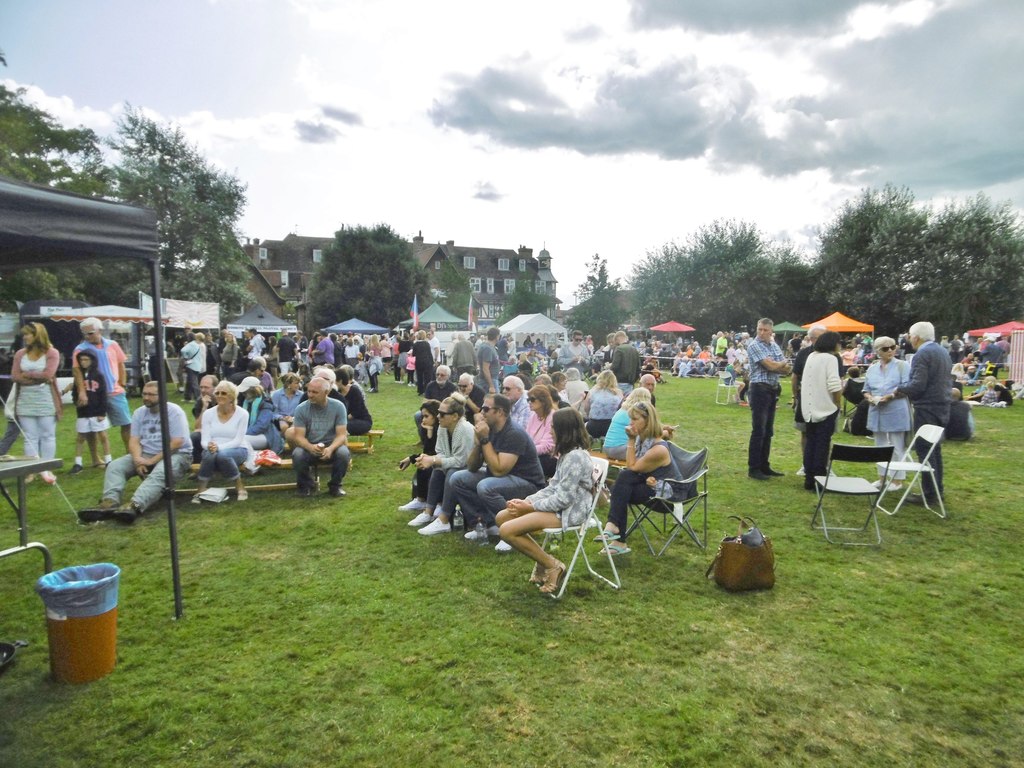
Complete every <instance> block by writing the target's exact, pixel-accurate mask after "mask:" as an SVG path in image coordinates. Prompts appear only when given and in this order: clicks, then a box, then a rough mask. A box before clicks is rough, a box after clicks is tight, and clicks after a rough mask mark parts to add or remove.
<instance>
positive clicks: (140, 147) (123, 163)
mask: <svg viewBox="0 0 1024 768" xmlns="http://www.w3.org/2000/svg"><path fill="white" fill-rule="evenodd" d="M110 146H111V147H113V148H114V149H115V150H117V152H118V153H119V160H118V163H117V165H116V166H115V167H114V173H115V191H116V194H117V196H118V197H119V198H120V199H121V200H124V201H125V202H129V203H134V204H137V205H144V206H147V207H149V208H152V209H153V210H155V211H156V213H157V217H158V223H157V227H158V231H159V241H160V271H161V275H162V279H163V284H164V294H165V295H166V296H170V297H173V298H176V299H187V300H193V301H216V302H219V303H220V304H221V305H222V306H223V307H225V308H228V307H230V308H235V307H240V306H241V305H243V304H245V303H247V302H248V301H250V300H251V298H252V297H251V294H250V293H249V291H248V289H247V288H246V282H247V281H248V279H249V275H250V268H249V263H248V259H247V258H246V256H245V254H244V253H243V251H242V248H241V246H240V245H239V243H238V235H237V232H236V227H237V224H238V219H239V217H240V216H241V215H242V210H243V208H244V207H245V185H244V184H242V183H241V182H240V181H239V180H238V179H237V178H235V177H234V176H232V175H231V174H229V173H226V172H224V171H221V170H219V169H217V168H215V167H214V166H213V165H211V164H210V163H209V161H207V160H206V158H205V157H203V155H202V153H201V152H199V150H198V149H197V148H196V147H195V146H194V145H192V144H190V143H189V142H188V141H187V139H186V138H185V135H184V133H183V132H182V130H181V129H180V128H179V127H177V126H175V125H170V124H168V125H160V124H158V123H157V122H155V121H154V120H151V119H150V118H148V117H146V116H145V115H143V114H142V112H141V111H140V110H137V109H134V108H132V107H131V106H129V107H127V109H126V110H125V112H124V115H123V116H122V117H121V119H120V121H119V122H118V126H117V136H116V137H115V138H113V139H112V140H111V141H110ZM135 272H137V270H131V271H128V270H125V271H124V272H123V273H122V275H121V281H120V282H119V284H118V285H116V286H114V287H115V288H116V289H117V292H118V293H120V294H121V295H125V296H126V298H127V297H130V296H131V294H132V293H133V292H134V291H135V290H136V289H137V288H140V287H143V286H144V284H145V283H144V280H140V279H139V278H138V277H137V276H136V275H135V274H134V273H135Z"/></svg>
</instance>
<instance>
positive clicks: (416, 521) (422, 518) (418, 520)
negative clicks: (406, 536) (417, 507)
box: [408, 512, 434, 528]
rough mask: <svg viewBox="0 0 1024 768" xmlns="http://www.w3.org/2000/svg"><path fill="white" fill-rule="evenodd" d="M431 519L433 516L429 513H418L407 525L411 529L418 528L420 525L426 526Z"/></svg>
mask: <svg viewBox="0 0 1024 768" xmlns="http://www.w3.org/2000/svg"><path fill="white" fill-rule="evenodd" d="M433 519H434V516H433V515H432V514H430V513H429V512H420V513H419V514H418V515H416V517H414V518H413V519H412V520H410V521H409V522H408V525H409V526H410V527H412V528H418V527H419V526H421V525H426V524H427V523H429V522H430V521H431V520H433Z"/></svg>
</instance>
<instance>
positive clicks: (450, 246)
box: [445, 240, 455, 248]
mask: <svg viewBox="0 0 1024 768" xmlns="http://www.w3.org/2000/svg"><path fill="white" fill-rule="evenodd" d="M445 245H447V246H448V247H449V248H454V247H455V241H454V240H446V241H445Z"/></svg>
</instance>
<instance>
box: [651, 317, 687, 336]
mask: <svg viewBox="0 0 1024 768" xmlns="http://www.w3.org/2000/svg"><path fill="white" fill-rule="evenodd" d="M651 330H652V331H658V332H659V333H689V332H690V331H694V330H696V328H691V327H690V326H689V325H683V324H682V323H677V322H676V321H675V320H670V321H668V322H667V323H662V324H661V325H652V326H651Z"/></svg>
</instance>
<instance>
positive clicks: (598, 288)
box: [569, 253, 629, 344]
mask: <svg viewBox="0 0 1024 768" xmlns="http://www.w3.org/2000/svg"><path fill="white" fill-rule="evenodd" d="M575 298H576V306H574V307H573V308H572V310H571V311H570V313H569V321H570V323H571V324H572V327H573V328H578V329H579V330H581V331H583V333H584V334H590V335H592V336H593V337H594V341H595V342H596V343H599V344H603V343H604V338H605V336H606V335H608V334H609V333H611V332H612V331H615V330H618V328H619V326H621V325H622V323H624V322H625V321H626V319H627V318H628V317H629V309H628V308H626V307H625V306H624V305H623V292H622V288H621V286H620V284H619V281H618V280H611V279H609V277H608V260H607V259H602V258H601V256H600V255H599V254H596V253H595V254H594V255H593V256H591V257H590V261H589V262H588V264H587V276H586V278H585V279H584V280H583V282H582V283H580V286H579V287H578V288H577V289H576V294H575Z"/></svg>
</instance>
